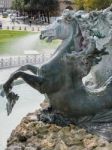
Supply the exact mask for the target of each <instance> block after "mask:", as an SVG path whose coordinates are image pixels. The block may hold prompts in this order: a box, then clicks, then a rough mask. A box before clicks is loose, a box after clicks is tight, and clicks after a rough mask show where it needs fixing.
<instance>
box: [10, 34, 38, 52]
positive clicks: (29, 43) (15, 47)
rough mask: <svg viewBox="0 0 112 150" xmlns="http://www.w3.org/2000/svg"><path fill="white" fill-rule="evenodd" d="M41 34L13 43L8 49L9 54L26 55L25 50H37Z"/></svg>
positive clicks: (28, 36)
mask: <svg viewBox="0 0 112 150" xmlns="http://www.w3.org/2000/svg"><path fill="white" fill-rule="evenodd" d="M38 40H39V34H31V35H27V36H24V37H21V38H19V39H16V40H15V41H13V42H11V43H10V45H9V47H8V53H10V54H12V53H16V54H24V51H25V50H34V49H36V45H37V41H38Z"/></svg>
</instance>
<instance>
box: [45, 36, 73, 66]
mask: <svg viewBox="0 0 112 150" xmlns="http://www.w3.org/2000/svg"><path fill="white" fill-rule="evenodd" d="M72 45H73V36H72V34H71V35H70V36H69V37H68V38H67V39H65V40H63V41H62V43H61V45H60V46H59V47H58V48H57V49H56V51H55V52H54V54H53V56H52V57H51V59H50V60H49V61H48V62H47V64H48V63H57V62H59V60H61V58H62V57H63V56H64V54H65V53H67V52H70V50H71V47H72Z"/></svg>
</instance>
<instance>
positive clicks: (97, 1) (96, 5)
mask: <svg viewBox="0 0 112 150" xmlns="http://www.w3.org/2000/svg"><path fill="white" fill-rule="evenodd" d="M74 3H75V6H76V7H77V8H78V9H85V10H94V9H104V8H106V7H108V6H109V5H110V4H111V3H112V0H74Z"/></svg>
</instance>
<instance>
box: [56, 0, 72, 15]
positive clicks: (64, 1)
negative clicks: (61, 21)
mask: <svg viewBox="0 0 112 150" xmlns="http://www.w3.org/2000/svg"><path fill="white" fill-rule="evenodd" d="M59 9H60V14H61V13H62V12H63V10H64V9H70V10H73V9H74V3H73V2H72V0H59Z"/></svg>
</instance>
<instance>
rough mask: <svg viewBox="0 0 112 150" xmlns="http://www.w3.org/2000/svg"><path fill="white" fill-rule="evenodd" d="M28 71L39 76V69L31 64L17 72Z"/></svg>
mask: <svg viewBox="0 0 112 150" xmlns="http://www.w3.org/2000/svg"><path fill="white" fill-rule="evenodd" d="M27 70H29V71H31V72H32V73H34V74H37V73H38V70H39V68H38V67H36V66H33V65H30V64H27V65H24V66H21V67H20V68H19V69H18V70H17V71H27Z"/></svg>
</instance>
